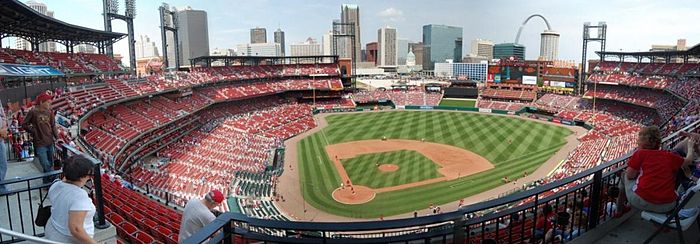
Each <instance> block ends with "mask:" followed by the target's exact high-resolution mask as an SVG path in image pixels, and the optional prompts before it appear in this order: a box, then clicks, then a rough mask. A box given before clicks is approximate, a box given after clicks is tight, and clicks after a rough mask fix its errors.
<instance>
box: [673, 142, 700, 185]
mask: <svg viewBox="0 0 700 244" xmlns="http://www.w3.org/2000/svg"><path fill="white" fill-rule="evenodd" d="M681 135H682V136H686V137H688V138H686V139H683V140H682V141H681V142H679V143H678V144H677V145H676V146H675V147H674V148H673V150H672V151H673V153H676V154H678V155H679V156H681V157H686V156H687V155H688V146H689V145H687V144H688V143H689V142H688V140H690V138H694V139H695V141H696V142H697V141H698V139H700V134H698V133H686V132H681ZM699 149H700V148H698V145H697V144H696V145H695V150H694V151H695V152H697V151H698V150H699ZM698 156H699V155H698V153H695V157H694V158H693V162H692V163H691V164H688V165H684V167H682V168H681V171H680V172H679V173H678V183H679V184H680V185H682V186H683V189H686V190H687V189H688V188H690V187H691V186H692V185H694V184H696V183H697V182H698V177H700V159H699V158H698Z"/></svg>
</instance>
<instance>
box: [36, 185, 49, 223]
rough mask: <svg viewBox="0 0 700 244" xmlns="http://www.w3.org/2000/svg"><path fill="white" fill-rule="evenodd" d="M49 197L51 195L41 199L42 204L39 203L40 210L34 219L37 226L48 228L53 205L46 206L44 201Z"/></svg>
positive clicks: (47, 194)
mask: <svg viewBox="0 0 700 244" xmlns="http://www.w3.org/2000/svg"><path fill="white" fill-rule="evenodd" d="M51 185H53V184H51ZM48 197H49V193H46V195H45V196H44V198H42V199H41V203H39V210H37V212H36V219H34V224H36V226H41V227H44V226H46V223H47V222H49V218H51V205H48V206H44V200H46V198H48Z"/></svg>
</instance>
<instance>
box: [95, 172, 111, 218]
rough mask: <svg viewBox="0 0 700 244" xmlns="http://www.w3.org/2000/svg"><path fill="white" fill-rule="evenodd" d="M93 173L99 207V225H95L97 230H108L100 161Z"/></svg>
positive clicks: (97, 207)
mask: <svg viewBox="0 0 700 244" xmlns="http://www.w3.org/2000/svg"><path fill="white" fill-rule="evenodd" d="M93 171H94V172H93V174H94V176H93V179H92V181H93V183H95V200H96V202H97V206H95V208H96V209H95V211H96V212H95V214H97V223H95V228H98V229H107V228H109V223H107V221H105V212H104V196H103V195H102V174H101V172H100V163H99V161H98V162H97V163H96V164H95V167H94V169H93Z"/></svg>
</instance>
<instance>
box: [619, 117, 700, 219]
mask: <svg viewBox="0 0 700 244" xmlns="http://www.w3.org/2000/svg"><path fill="white" fill-rule="evenodd" d="M637 143H638V145H639V148H638V149H637V151H636V152H634V154H633V155H632V156H631V157H630V159H629V161H628V162H627V171H626V172H625V174H624V175H623V176H622V179H620V189H625V190H624V191H620V197H619V198H618V199H617V206H618V213H617V216H618V217H619V216H621V215H622V214H624V213H625V212H627V211H629V207H628V206H627V205H625V202H626V201H629V203H630V204H631V205H632V206H634V207H635V208H638V209H641V210H645V211H651V212H657V213H666V212H668V211H671V210H673V208H674V207H675V205H676V199H677V198H678V194H677V193H676V191H675V190H676V175H677V173H678V170H679V169H680V168H681V166H683V165H688V164H690V163H692V161H693V159H694V158H695V152H694V151H695V150H694V148H695V147H694V145H695V139H694V138H689V139H688V140H687V147H688V154H687V155H686V157H685V159H684V158H682V157H680V156H678V155H676V154H674V153H671V152H669V151H665V150H659V148H660V146H661V134H660V132H659V128H658V127H656V126H649V127H645V128H643V129H642V130H641V131H639V139H638V140H637Z"/></svg>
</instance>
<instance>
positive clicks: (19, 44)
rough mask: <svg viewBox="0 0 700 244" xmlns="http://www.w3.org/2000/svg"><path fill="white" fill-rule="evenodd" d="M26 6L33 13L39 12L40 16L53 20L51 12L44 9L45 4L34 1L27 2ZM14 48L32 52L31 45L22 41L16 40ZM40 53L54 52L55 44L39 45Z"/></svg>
mask: <svg viewBox="0 0 700 244" xmlns="http://www.w3.org/2000/svg"><path fill="white" fill-rule="evenodd" d="M27 6H28V7H30V8H32V9H34V11H37V12H39V13H40V14H43V15H46V16H48V17H51V18H53V11H49V9H48V7H46V4H44V3H40V2H36V1H28V2H27ZM15 48H16V49H22V50H32V44H31V43H30V42H29V41H27V40H24V39H21V38H17V39H16V41H15ZM38 51H40V52H56V43H55V42H43V43H40V44H39V50H38Z"/></svg>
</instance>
